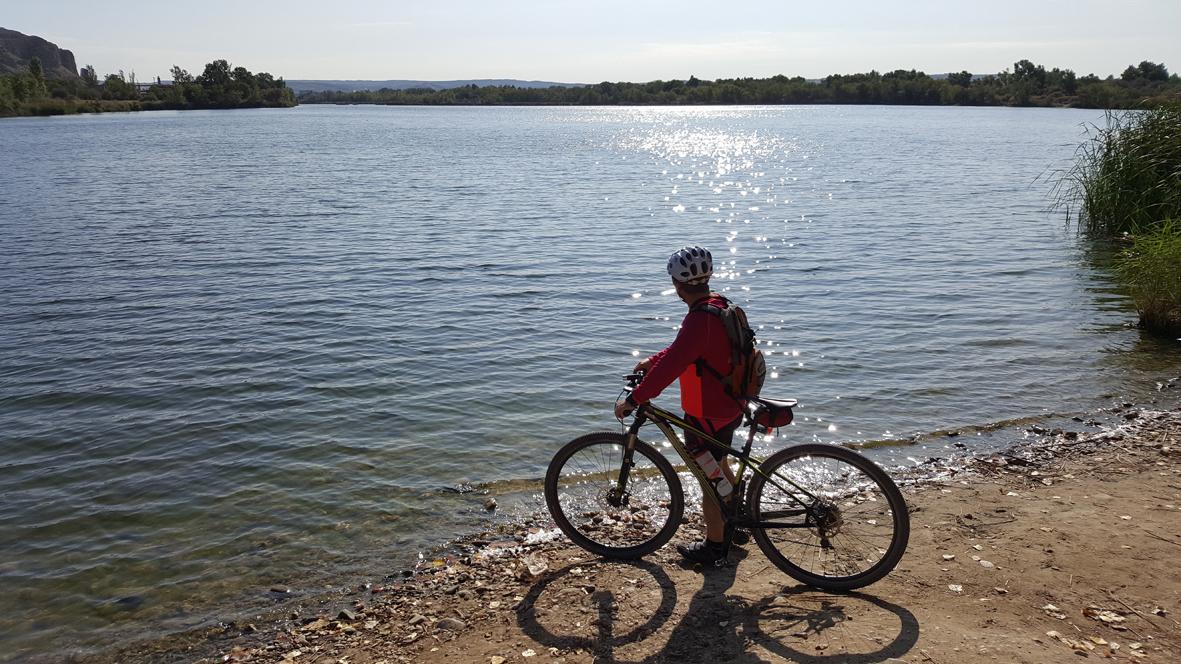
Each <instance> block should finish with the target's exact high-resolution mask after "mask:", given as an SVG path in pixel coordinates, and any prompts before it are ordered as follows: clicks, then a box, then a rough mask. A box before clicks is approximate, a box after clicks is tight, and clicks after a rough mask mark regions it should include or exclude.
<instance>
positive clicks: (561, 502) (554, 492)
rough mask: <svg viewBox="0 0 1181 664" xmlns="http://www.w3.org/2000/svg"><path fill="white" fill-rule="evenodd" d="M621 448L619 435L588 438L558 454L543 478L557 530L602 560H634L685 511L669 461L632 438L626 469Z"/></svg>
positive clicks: (659, 541) (668, 534)
mask: <svg viewBox="0 0 1181 664" xmlns="http://www.w3.org/2000/svg"><path fill="white" fill-rule="evenodd" d="M626 449H627V437H626V436H624V435H622V434H618V433H606V432H604V433H592V434H587V435H585V436H582V437H580V438H576V439H575V440H572V441H570V442H569V443H567V444H566V445H565V446H563V447H562V449H560V450H558V453H557V454H555V455H554V458H553V461H551V462H550V465H549V470H548V471H547V472H546V474H545V504H546V506H548V507H549V511H550V515H551V516H553V518H554V521H555V522H556V523H557V524H558V527H559V528H561V530H562V532H563V533H565V534H566V536H567V537H569V538H570V541H572V542H574V543H575V544H577V545H578V546H580V547H582V548H584V549H586V550H587V551H590V552H591V553H594V554H596V555H600V556H604V557H607V558H623V559H630V558H639V557H640V556H643V555H645V554H648V553H651V552H653V551H655V550H656V549H659V548H660V547H661V546H664V544H666V543H667V542H668V541H669V540H670V539H671V538H672V536H673V534H674V533H675V532H676V531H677V527H678V526H680V524H681V514H682V512H683V511H684V509H685V497H684V492H683V491H682V489H681V482H680V480H679V479H677V474H676V471H674V470H673V467H672V464H670V463H669V462H668V459H665V458H664V455H663V454H661V453H660V452H658V451H657V450H656V449H655V448H653V447H652V446H651V445H649V444H647V443H645V442H643V441H640V440H637V441H636V445H635V449H634V451H633V452H632V455H631V460H630V463H628V464H627V466H626V467H625V465H624V464H625V455H624V452H625V451H626ZM625 470H626V480H625V481H623V482H621V477H622V473H623V472H624V471H625Z"/></svg>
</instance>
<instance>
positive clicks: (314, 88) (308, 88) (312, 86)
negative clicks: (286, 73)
mask: <svg viewBox="0 0 1181 664" xmlns="http://www.w3.org/2000/svg"><path fill="white" fill-rule="evenodd" d="M467 85H477V86H480V87H484V86H487V85H512V86H516V87H518V88H549V87H553V86H558V87H563V88H577V87H582V86H583V85H584V84H582V83H553V82H550V81H521V80H518V79H515V78H479V79H471V80H464V81H407V80H395V81H291V80H289V81H287V87H289V88H291V89H292V90H295V93H296V94H299V93H301V92H357V91H359V90H381V89H382V88H386V89H389V90H408V89H411V88H423V89H428V90H447V89H450V88H462V87H464V86H467Z"/></svg>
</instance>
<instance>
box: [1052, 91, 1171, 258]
mask: <svg viewBox="0 0 1181 664" xmlns="http://www.w3.org/2000/svg"><path fill="white" fill-rule="evenodd" d="M1052 195H1053V197H1054V199H1055V203H1054V205H1055V207H1057V208H1059V209H1064V210H1065V211H1066V213H1067V218H1068V219H1071V218H1072V217H1073V220H1074V221H1075V222H1076V223H1077V225H1078V230H1079V232H1081V233H1084V234H1086V235H1089V236H1091V237H1096V238H1116V237H1120V236H1122V235H1124V234H1128V235H1137V234H1139V233H1141V232H1146V231H1149V230H1151V229H1153V228H1155V227H1156V226H1158V225H1159V224H1161V223H1162V222H1163V221H1164V220H1166V219H1181V104H1172V105H1166V106H1158V107H1156V108H1153V109H1150V110H1147V111H1123V112H1108V114H1107V121H1106V126H1104V127H1099V126H1092V127H1090V128H1089V129H1088V138H1087V140H1086V141H1084V142H1083V144H1082V145H1080V146H1079V148H1078V151H1077V154H1076V159H1075V163H1074V166H1073V167H1072V168H1071V169H1070V170H1068V171H1065V172H1064V173H1061V174H1060V176H1059V177H1058V179H1057V181H1056V182H1055V185H1054V191H1053V194H1052Z"/></svg>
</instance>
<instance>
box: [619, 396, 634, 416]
mask: <svg viewBox="0 0 1181 664" xmlns="http://www.w3.org/2000/svg"><path fill="white" fill-rule="evenodd" d="M635 409H636V407H635V406H633V405H631V402H629V401H628V400H627V399H620V400H619V401H616V402H615V419H619V420H622V419H623V418H625V417H627V416H628V415H631V414H632V411H634V410H635Z"/></svg>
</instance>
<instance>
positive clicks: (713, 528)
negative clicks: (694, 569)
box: [685, 414, 742, 544]
mask: <svg viewBox="0 0 1181 664" xmlns="http://www.w3.org/2000/svg"><path fill="white" fill-rule="evenodd" d="M685 419H686V420H688V421H689V423H691V424H693V425H695V426H697V427H698V428H700V429H701V430H703V431H708V432H713V434H714V438H716V439H717V440H719V441H720V442H723V443H725V444H727V445H729V444H730V442H731V441H732V440H733V438H734V431H735V430H736V429H737V428H738V425H739V424H741V423H742V418H741V417H739V418H738V419H736V420H734V421H733V422H731V423H729V424H727V425H725V426H723V427H722V428H721V429H718V430H717V431H714V429H713V427H711V426H709V423H708V422H703V421H701V420H698V419H697V418H695V417H692V416H691V415H688V414H686V415H685ZM685 447H686V449H688V450H689V453H690V454H692V455H693V456H696V455H697V453H698V452H699V451H700V450H701V449H702V448H708V449H709V451H710V453H711V454H713V456H714V458H715V459H717V460H718V463H719V464H721V466H722V473H723V474H724V475H725V476H726V479H727V480H729V481H730V484H734V483H735V481H734V480H735V478H734V471H733V470H731V468H730V464H729V463H728V462H727V455H726V453H725V452H724V451H722V450H718V449H715V448H713V447H712V446H710V445H709V444H708V443H706V442H705V441H702V440H701V439H700V438H698V436H696V435H695V434H693V433H691V432H689V431H686V432H685ZM701 514H702V517H703V518H704V520H705V539H706V540H708V541H710V542H713V543H715V544H721V543H722V541H723V540H724V539H725V537H726V521H725V519H723V518H722V509H721V506H720V505H718V504H717V502H715V501H714V499H713V494H712V493H710V492H709V491H706V490H705V489H704V487H703V489H702V501H701Z"/></svg>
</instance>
